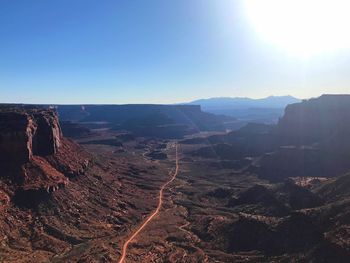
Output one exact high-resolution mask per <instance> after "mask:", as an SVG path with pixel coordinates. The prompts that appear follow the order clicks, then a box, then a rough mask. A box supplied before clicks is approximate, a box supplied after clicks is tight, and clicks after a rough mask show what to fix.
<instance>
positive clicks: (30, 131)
mask: <svg viewBox="0 0 350 263" xmlns="http://www.w3.org/2000/svg"><path fill="white" fill-rule="evenodd" d="M61 137H62V132H61V129H60V126H59V122H58V118H57V115H56V113H55V112H54V111H51V110H30V111H21V110H16V111H14V110H11V109H9V110H5V111H2V112H0V162H3V163H7V164H12V165H21V164H24V163H26V162H28V161H30V160H31V159H32V157H33V156H35V155H38V156H47V155H51V154H55V153H56V152H57V150H58V148H59V147H60V141H61Z"/></svg>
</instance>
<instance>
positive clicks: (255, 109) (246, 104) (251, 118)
mask: <svg viewBox="0 0 350 263" xmlns="http://www.w3.org/2000/svg"><path fill="white" fill-rule="evenodd" d="M300 101H301V100H300V99H298V98H295V97H292V96H269V97H266V98H262V99H251V98H241V97H235V98H230V97H220V98H209V99H200V100H195V101H192V102H189V103H187V104H190V105H200V106H201V108H202V110H203V111H206V112H210V113H214V114H222V115H227V116H233V117H236V118H237V119H239V120H241V121H247V122H261V123H275V122H277V121H278V118H279V117H281V116H282V115H283V112H284V109H285V107H286V106H287V105H289V104H293V103H298V102H300Z"/></svg>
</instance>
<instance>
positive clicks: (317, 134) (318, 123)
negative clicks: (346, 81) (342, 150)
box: [278, 95, 350, 144]
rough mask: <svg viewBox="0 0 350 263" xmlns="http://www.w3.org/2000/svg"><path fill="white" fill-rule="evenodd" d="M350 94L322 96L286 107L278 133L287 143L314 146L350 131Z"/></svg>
mask: <svg viewBox="0 0 350 263" xmlns="http://www.w3.org/2000/svg"><path fill="white" fill-rule="evenodd" d="M349 120H350V95H322V96H321V97H319V98H316V99H311V100H307V101H303V102H301V103H296V104H291V105H288V106H287V107H286V110H285V114H284V116H283V118H281V119H280V121H279V123H278V133H279V134H280V135H281V137H282V138H283V142H284V143H287V144H310V143H315V142H321V141H324V140H327V139H328V138H330V137H332V136H337V135H338V134H339V133H343V132H344V131H346V132H349V131H350V122H349Z"/></svg>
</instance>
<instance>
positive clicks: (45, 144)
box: [0, 108, 90, 207]
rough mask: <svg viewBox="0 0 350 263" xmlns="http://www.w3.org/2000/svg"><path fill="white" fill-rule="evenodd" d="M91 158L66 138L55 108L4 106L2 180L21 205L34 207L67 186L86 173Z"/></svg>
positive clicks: (0, 129)
mask: <svg viewBox="0 0 350 263" xmlns="http://www.w3.org/2000/svg"><path fill="white" fill-rule="evenodd" d="M89 158H90V156H89V154H88V153H86V152H85V151H84V150H83V149H82V148H81V147H80V146H79V145H77V144H76V143H74V142H72V141H70V140H68V139H66V138H63V136H62V131H61V128H60V124H59V121H58V117H57V113H56V112H55V111H53V110H50V109H47V110H44V109H23V108H2V109H0V169H1V170H2V173H1V176H0V181H1V182H7V187H6V189H7V192H8V193H9V195H10V196H12V198H13V200H14V201H15V202H16V203H18V204H19V205H23V206H30V207H32V206H34V205H35V204H37V203H39V202H40V201H42V200H43V199H45V198H47V197H48V196H49V195H50V193H52V192H54V191H56V190H58V189H59V188H62V187H64V186H66V185H67V184H68V182H69V178H71V177H73V176H77V175H80V174H83V173H84V171H85V169H86V168H87V167H88V165H89V163H90V161H89ZM0 190H1V189H0Z"/></svg>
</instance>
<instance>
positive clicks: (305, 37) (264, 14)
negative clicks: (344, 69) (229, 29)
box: [244, 0, 350, 57]
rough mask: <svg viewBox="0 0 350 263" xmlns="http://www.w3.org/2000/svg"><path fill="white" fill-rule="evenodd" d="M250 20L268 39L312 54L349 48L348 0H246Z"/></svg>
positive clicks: (297, 52)
mask: <svg viewBox="0 0 350 263" xmlns="http://www.w3.org/2000/svg"><path fill="white" fill-rule="evenodd" d="M244 3H245V10H246V14H247V17H248V19H249V21H250V22H251V23H252V24H253V26H254V27H255V29H256V31H257V32H258V34H259V35H260V36H261V37H262V38H263V39H264V40H265V41H267V42H269V43H271V44H273V45H276V46H277V47H279V48H283V49H285V50H286V52H288V53H290V54H293V55H299V56H303V57H309V56H312V55H316V54H323V53H327V52H335V51H338V50H340V49H346V48H350V34H349V25H350V15H349V12H350V1H348V0H246V1H244Z"/></svg>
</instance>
